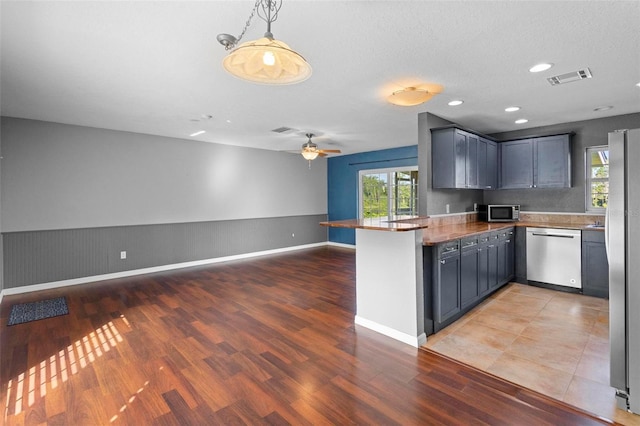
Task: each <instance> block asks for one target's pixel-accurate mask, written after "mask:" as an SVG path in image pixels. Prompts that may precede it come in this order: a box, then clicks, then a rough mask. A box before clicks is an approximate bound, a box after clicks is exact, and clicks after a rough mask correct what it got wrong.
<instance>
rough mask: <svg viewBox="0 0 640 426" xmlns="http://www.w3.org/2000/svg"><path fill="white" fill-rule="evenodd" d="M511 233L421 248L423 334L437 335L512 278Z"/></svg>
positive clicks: (494, 233) (485, 234)
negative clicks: (423, 309) (423, 311)
mask: <svg viewBox="0 0 640 426" xmlns="http://www.w3.org/2000/svg"><path fill="white" fill-rule="evenodd" d="M514 249H515V230H514V228H507V229H504V230H501V231H492V232H487V233H484V234H480V235H476V236H473V237H467V238H462V239H459V240H454V241H448V242H445V243H441V244H437V245H435V246H425V247H424V248H423V269H424V286H425V288H424V298H425V301H424V302H425V303H424V305H425V332H426V333H427V335H429V334H433V333H437V332H438V331H440V330H442V329H443V328H444V327H446V326H447V325H449V324H451V323H453V322H454V321H455V320H457V319H458V318H460V317H461V316H462V315H464V314H465V313H467V312H468V311H469V310H471V309H472V308H473V307H475V306H476V305H478V304H479V303H480V302H481V301H482V300H484V299H485V298H486V297H487V296H489V295H490V294H491V293H493V292H494V291H496V290H497V289H498V288H500V287H502V286H503V285H504V284H506V283H508V282H509V281H510V280H511V279H512V278H513V277H514V276H515V257H514V256H515V254H514V253H515V250H514Z"/></svg>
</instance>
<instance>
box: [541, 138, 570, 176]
mask: <svg viewBox="0 0 640 426" xmlns="http://www.w3.org/2000/svg"><path fill="white" fill-rule="evenodd" d="M533 158H534V182H533V185H534V188H569V187H570V186H571V156H570V153H569V135H558V136H549V137H544V138H536V139H534V140H533Z"/></svg>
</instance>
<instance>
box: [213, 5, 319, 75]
mask: <svg viewBox="0 0 640 426" xmlns="http://www.w3.org/2000/svg"><path fill="white" fill-rule="evenodd" d="M280 7H282V0H256V3H255V6H254V8H253V11H252V12H251V15H250V16H249V19H248V20H247V23H246V25H245V27H244V29H243V30H242V33H241V34H240V35H239V36H238V37H234V36H232V35H230V34H218V37H217V40H218V42H220V44H222V45H223V46H224V48H225V49H226V50H231V53H229V55H228V56H227V57H225V58H224V60H223V61H222V66H223V67H224V69H225V70H226V71H227V72H228V73H229V74H231V75H233V76H235V77H237V78H240V79H242V80H246V81H251V82H254V83H261V84H275V85H284V84H295V83H300V82H302V81H305V80H306V79H308V78H309V77H310V76H311V72H312V69H311V65H309V63H308V62H307V61H306V60H305V59H304V57H302V55H300V54H299V53H298V52H296V51H295V50H293V49H291V48H290V47H289V45H287V44H286V43H284V42H282V41H280V40H276V39H274V38H273V34H271V23H272V22H274V21H275V20H277V19H278V12H279V11H280ZM255 14H257V15H258V17H260V19H262V20H263V21H265V22H266V23H267V32H266V33H265V34H264V37H263V38H260V39H258V40H254V41H248V42H245V43H242V44H241V45H239V46H238V43H239V42H240V40H241V39H242V36H243V35H244V33H245V32H246V31H247V28H249V25H250V24H251V19H252V18H253V16H254V15H255ZM236 46H237V47H236Z"/></svg>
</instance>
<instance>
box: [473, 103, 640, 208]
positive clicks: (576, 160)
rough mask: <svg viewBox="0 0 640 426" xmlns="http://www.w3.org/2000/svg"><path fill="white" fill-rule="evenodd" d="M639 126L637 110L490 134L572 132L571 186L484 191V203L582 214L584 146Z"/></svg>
mask: <svg viewBox="0 0 640 426" xmlns="http://www.w3.org/2000/svg"><path fill="white" fill-rule="evenodd" d="M638 127H640V113H635V114H626V115H618V116H613V117H605V118H598V119H594V120H586V121H575V122H572V123H561V124H555V125H552V126H543V127H535V128H529V129H523V130H518V131H513V132H505V133H496V134H492V135H490V136H492V137H494V138H496V139H498V140H509V139H517V138H522V137H526V136H530V135H542V136H544V135H552V134H559V133H566V132H575V135H574V136H573V137H572V142H571V143H572V145H571V168H572V173H571V181H572V187H571V188H564V189H539V188H534V189H506V190H497V191H484V202H485V203H487V204H512V203H513V204H521V206H522V209H523V210H525V211H543V212H568V213H582V212H584V211H585V154H586V148H587V147H589V146H597V145H607V143H608V133H609V132H612V131H614V130H617V129H633V128H638Z"/></svg>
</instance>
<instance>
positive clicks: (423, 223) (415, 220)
mask: <svg viewBox="0 0 640 426" xmlns="http://www.w3.org/2000/svg"><path fill="white" fill-rule="evenodd" d="M428 221H429V218H428V217H427V216H396V217H393V218H392V219H391V220H388V219H386V218H384V219H381V218H368V219H347V220H333V221H330V222H320V225H322V226H328V227H331V228H350V229H370V230H376V231H415V230H418V229H424V228H426V227H427V226H428Z"/></svg>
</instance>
